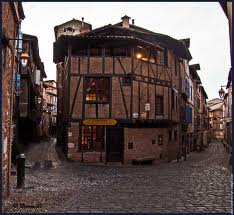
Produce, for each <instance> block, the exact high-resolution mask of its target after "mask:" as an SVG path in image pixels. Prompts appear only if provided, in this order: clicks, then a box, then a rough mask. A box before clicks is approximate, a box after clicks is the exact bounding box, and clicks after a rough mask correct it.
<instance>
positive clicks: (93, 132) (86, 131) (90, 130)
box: [80, 126, 104, 151]
mask: <svg viewBox="0 0 234 215" xmlns="http://www.w3.org/2000/svg"><path fill="white" fill-rule="evenodd" d="M80 149H81V150H87V151H103V149H104V128H103V126H82V136H81V145H80Z"/></svg>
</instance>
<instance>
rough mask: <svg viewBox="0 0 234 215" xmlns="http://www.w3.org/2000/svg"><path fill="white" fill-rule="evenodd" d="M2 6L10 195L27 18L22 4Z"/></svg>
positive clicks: (5, 176)
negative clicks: (21, 38)
mask: <svg viewBox="0 0 234 215" xmlns="http://www.w3.org/2000/svg"><path fill="white" fill-rule="evenodd" d="M1 7H2V185H3V186H2V188H3V190H2V194H3V200H5V199H6V198H7V197H8V196H9V183H10V172H11V144H12V139H13V103H14V100H15V94H14V91H15V84H14V75H15V70H16V69H17V64H18V61H17V55H18V53H17V50H16V49H15V47H16V45H17V40H15V39H17V38H18V33H19V30H20V25H21V21H22V20H23V19H24V18H25V16H24V11H23V7H22V4H21V3H19V2H3V3H1Z"/></svg>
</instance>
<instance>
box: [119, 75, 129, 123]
mask: <svg viewBox="0 0 234 215" xmlns="http://www.w3.org/2000/svg"><path fill="white" fill-rule="evenodd" d="M118 79H119V86H120V90H121V95H122V98H123V103H124V109H125V113H126V117H127V118H129V117H128V109H127V105H126V101H125V97H124V92H123V87H122V85H121V81H120V77H118Z"/></svg>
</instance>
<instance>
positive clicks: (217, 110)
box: [208, 98, 224, 140]
mask: <svg viewBox="0 0 234 215" xmlns="http://www.w3.org/2000/svg"><path fill="white" fill-rule="evenodd" d="M208 109H209V123H210V126H211V131H212V139H216V140H223V139H224V127H223V126H224V125H223V101H222V99H218V98H216V99H212V100H210V101H208Z"/></svg>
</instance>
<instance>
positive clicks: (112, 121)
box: [83, 119, 117, 125]
mask: <svg viewBox="0 0 234 215" xmlns="http://www.w3.org/2000/svg"><path fill="white" fill-rule="evenodd" d="M83 123H84V125H116V124H117V121H116V120H115V119H85V120H84V121H83Z"/></svg>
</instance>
